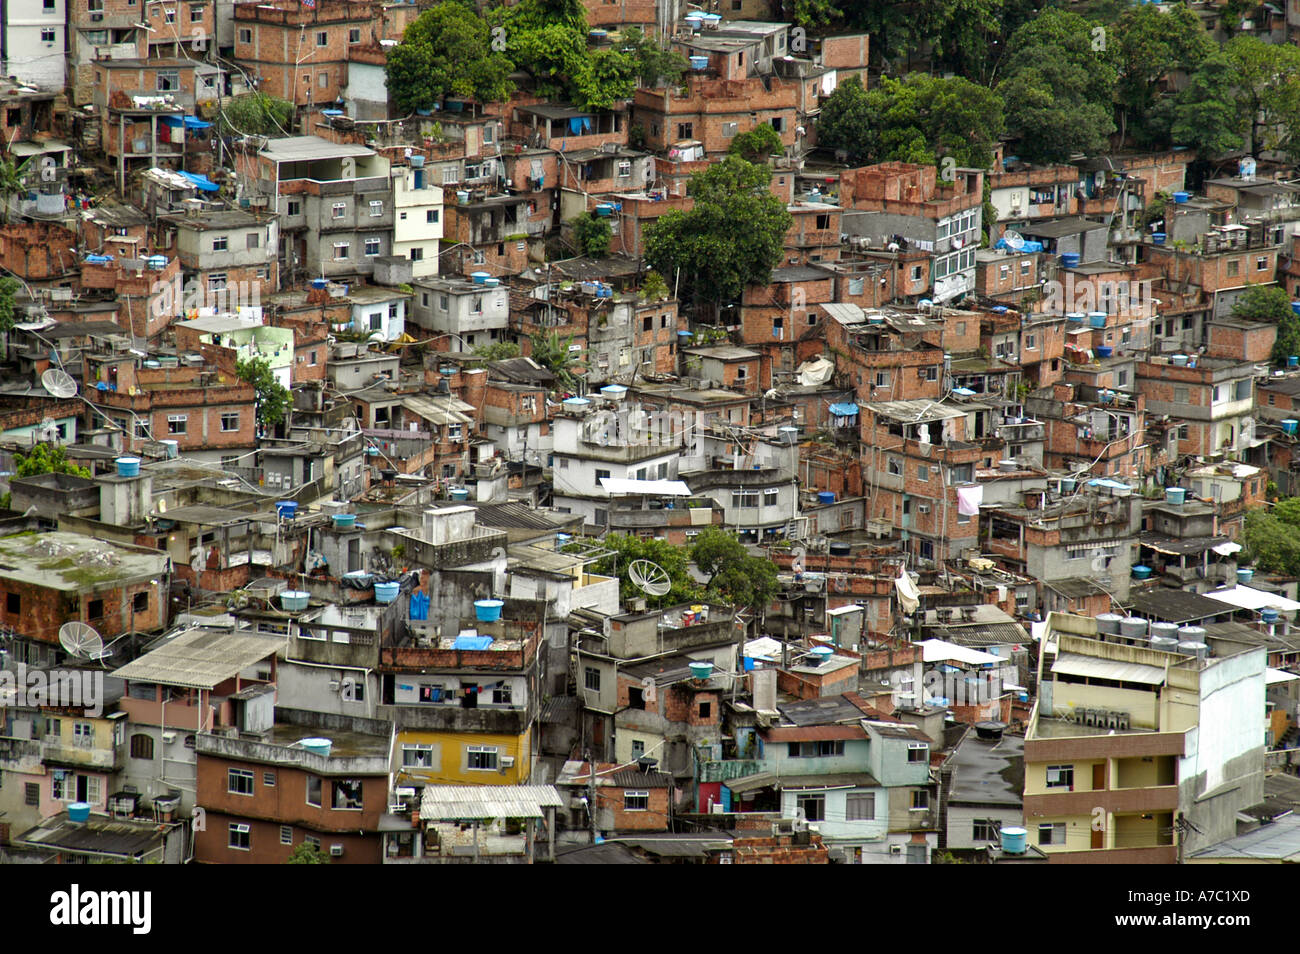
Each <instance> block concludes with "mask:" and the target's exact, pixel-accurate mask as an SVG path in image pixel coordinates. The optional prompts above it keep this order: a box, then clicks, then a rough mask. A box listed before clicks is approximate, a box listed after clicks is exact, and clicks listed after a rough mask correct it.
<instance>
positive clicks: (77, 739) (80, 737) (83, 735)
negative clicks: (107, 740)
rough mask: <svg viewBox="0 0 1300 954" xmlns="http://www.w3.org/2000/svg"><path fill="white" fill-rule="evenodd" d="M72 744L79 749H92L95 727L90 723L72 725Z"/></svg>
mask: <svg viewBox="0 0 1300 954" xmlns="http://www.w3.org/2000/svg"><path fill="white" fill-rule="evenodd" d="M72 744H73V745H75V746H76V747H77V748H79V749H90V748H94V745H95V726H94V724H93V723H90V722H74V723H72Z"/></svg>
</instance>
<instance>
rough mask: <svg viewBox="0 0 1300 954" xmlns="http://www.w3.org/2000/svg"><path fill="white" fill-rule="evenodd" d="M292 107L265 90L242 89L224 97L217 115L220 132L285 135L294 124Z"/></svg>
mask: <svg viewBox="0 0 1300 954" xmlns="http://www.w3.org/2000/svg"><path fill="white" fill-rule="evenodd" d="M294 112H295V107H294V105H293V103H291V102H289V101H288V100H284V99H277V98H276V97H274V96H271V95H269V94H267V93H262V92H254V93H241V94H240V95H239V96H234V97H231V98H230V99H228V100H225V101H224V103H223V104H222V106H221V112H220V113H219V114H218V116H217V128H218V130H219V131H220V134H221V135H223V136H230V135H237V136H287V135H289V134H290V130H291V129H292V127H293V116H294Z"/></svg>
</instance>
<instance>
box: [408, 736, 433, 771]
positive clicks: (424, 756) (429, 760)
mask: <svg viewBox="0 0 1300 954" xmlns="http://www.w3.org/2000/svg"><path fill="white" fill-rule="evenodd" d="M402 767H403V768H432V767H433V746H432V745H421V744H419V743H416V744H413V745H411V744H407V743H405V742H404V743H402Z"/></svg>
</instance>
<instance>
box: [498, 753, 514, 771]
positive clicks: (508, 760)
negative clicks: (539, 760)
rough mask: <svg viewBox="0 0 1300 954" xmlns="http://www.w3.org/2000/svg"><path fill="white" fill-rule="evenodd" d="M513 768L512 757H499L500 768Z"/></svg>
mask: <svg viewBox="0 0 1300 954" xmlns="http://www.w3.org/2000/svg"><path fill="white" fill-rule="evenodd" d="M514 766H515V757H514V756H513V755H503V756H501V767H502V768H503V769H508V768H514Z"/></svg>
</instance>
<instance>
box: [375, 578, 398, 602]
mask: <svg viewBox="0 0 1300 954" xmlns="http://www.w3.org/2000/svg"><path fill="white" fill-rule="evenodd" d="M401 590H402V585H401V584H400V583H376V584H375V602H376V603H391V602H392V601H393V600H395V599H397V594H398V593H400V592H401Z"/></svg>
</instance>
